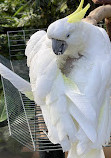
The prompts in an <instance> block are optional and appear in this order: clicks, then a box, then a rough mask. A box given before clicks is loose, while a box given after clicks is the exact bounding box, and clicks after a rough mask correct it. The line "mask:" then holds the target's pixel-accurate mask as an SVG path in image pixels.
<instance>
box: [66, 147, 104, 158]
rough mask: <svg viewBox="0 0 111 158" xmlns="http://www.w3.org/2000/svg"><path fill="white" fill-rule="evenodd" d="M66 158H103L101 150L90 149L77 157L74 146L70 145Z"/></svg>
mask: <svg viewBox="0 0 111 158" xmlns="http://www.w3.org/2000/svg"><path fill="white" fill-rule="evenodd" d="M67 158H105V156H104V152H103V149H91V150H90V151H88V152H87V153H85V154H81V155H78V154H77V150H76V144H74V145H72V147H71V149H70V150H69V153H68V157H67Z"/></svg>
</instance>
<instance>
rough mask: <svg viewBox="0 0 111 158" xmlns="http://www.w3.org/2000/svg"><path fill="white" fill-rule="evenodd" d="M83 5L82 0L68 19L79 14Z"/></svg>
mask: <svg viewBox="0 0 111 158" xmlns="http://www.w3.org/2000/svg"><path fill="white" fill-rule="evenodd" d="M83 4H84V0H81V3H80V4H79V7H78V8H77V9H76V11H75V12H73V13H72V14H70V15H69V16H68V18H70V17H71V16H73V15H74V14H76V13H78V12H80V11H81V10H82V7H83Z"/></svg>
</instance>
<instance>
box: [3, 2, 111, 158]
mask: <svg viewBox="0 0 111 158" xmlns="http://www.w3.org/2000/svg"><path fill="white" fill-rule="evenodd" d="M83 3H84V0H81V3H80V5H79V7H78V9H77V10H76V11H75V12H74V13H72V14H71V15H69V16H67V17H65V18H63V19H59V20H57V21H55V22H54V23H52V24H51V25H49V27H48V29H47V32H45V31H38V32H36V33H35V34H33V35H32V36H31V38H30V40H29V41H28V43H27V47H26V50H25V54H26V56H27V65H28V67H29V70H30V72H29V76H30V85H31V92H32V93H33V97H34V100H35V102H36V103H37V104H38V105H40V107H41V110H42V113H43V117H44V120H45V123H46V125H47V128H48V133H47V136H48V138H49V139H50V141H51V142H52V143H54V144H58V143H59V144H60V145H61V146H62V149H63V151H69V153H68V158H104V157H105V156H104V152H103V149H102V146H103V145H106V144H107V143H108V142H109V138H110V133H111V106H110V89H111V88H110V87H111V77H110V76H111V66H110V63H111V43H110V40H109V37H108V35H107V33H106V31H105V30H104V29H102V28H99V27H97V26H93V25H91V24H89V23H87V22H84V21H82V18H83V17H84V15H85V13H86V11H87V10H88V8H89V7H90V5H89V4H88V5H87V6H86V7H85V8H84V9H82V7H83ZM2 74H3V73H2ZM5 76H6V75H5ZM15 85H16V84H15ZM17 88H18V89H19V87H17ZM29 89H30V88H29ZM29 89H28V92H29V91H30V90H29ZM20 90H21V89H20ZM26 91H27V90H25V88H24V89H23V90H21V92H22V93H26Z"/></svg>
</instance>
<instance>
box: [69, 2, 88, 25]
mask: <svg viewBox="0 0 111 158" xmlns="http://www.w3.org/2000/svg"><path fill="white" fill-rule="evenodd" d="M83 4H84V0H81V3H80V5H79V7H78V8H77V10H76V11H75V12H74V13H72V14H70V15H69V16H67V18H68V20H67V22H68V23H74V22H79V21H81V20H82V18H84V16H85V14H86V12H87V10H88V9H89V7H90V4H87V6H86V7H85V8H84V9H82V7H83Z"/></svg>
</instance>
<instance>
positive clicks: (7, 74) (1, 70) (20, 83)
mask: <svg viewBox="0 0 111 158" xmlns="http://www.w3.org/2000/svg"><path fill="white" fill-rule="evenodd" d="M0 74H1V76H2V77H4V78H5V79H7V80H9V81H10V82H11V83H12V84H13V85H14V87H16V88H17V89H18V90H19V91H20V92H21V93H23V94H25V95H26V96H27V97H28V98H29V99H31V100H33V99H32V98H33V97H32V91H31V85H30V83H29V82H27V81H26V80H24V79H23V78H21V77H20V76H19V75H17V74H16V73H14V72H13V71H11V70H10V69H8V68H7V67H6V66H4V65H3V64H2V63H0Z"/></svg>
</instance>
